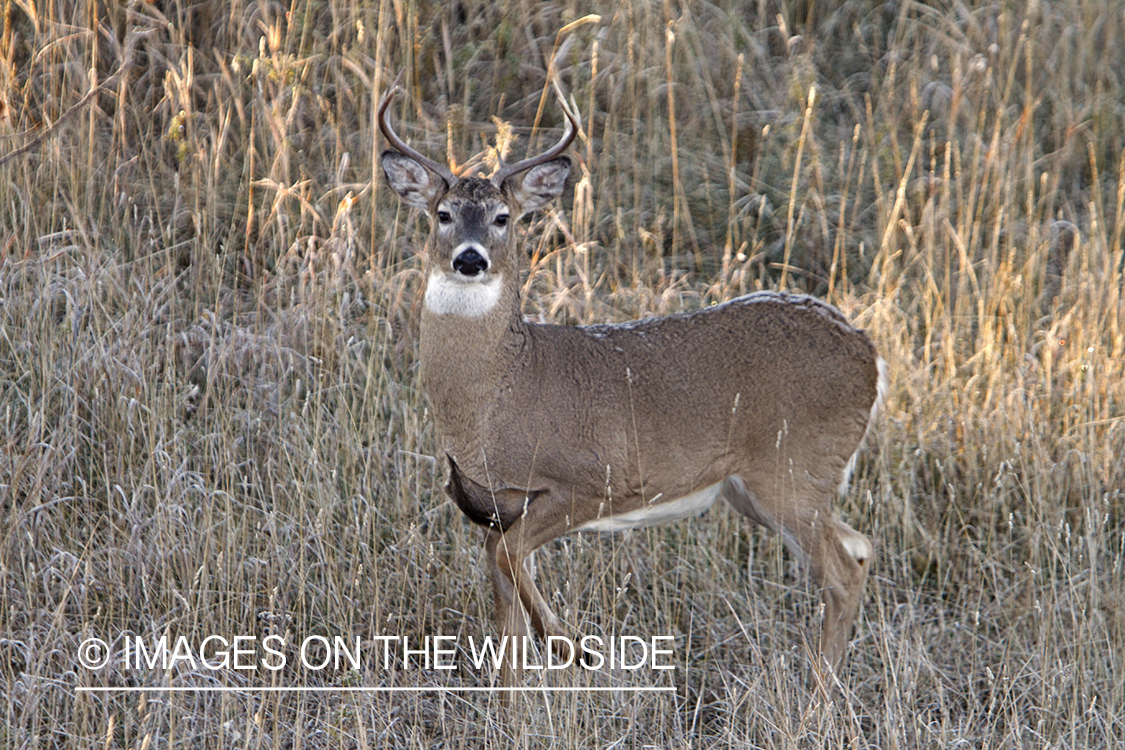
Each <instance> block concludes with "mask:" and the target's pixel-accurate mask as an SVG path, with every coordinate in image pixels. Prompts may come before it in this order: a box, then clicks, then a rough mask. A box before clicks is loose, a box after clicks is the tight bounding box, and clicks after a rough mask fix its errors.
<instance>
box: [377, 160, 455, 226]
mask: <svg viewBox="0 0 1125 750" xmlns="http://www.w3.org/2000/svg"><path fill="white" fill-rule="evenodd" d="M380 161H381V162H382V163H383V173H384V174H385V175H387V182H388V183H389V184H390V186H391V190H394V191H395V192H396V193H398V197H399V198H402V200H403V201H405V202H406V204H407V205H410V206H414V208H420V209H422V210H423V211H428V210H430V206H431V205H433V202H434V199H435V198H437V197H438V196H440V195H442V194H443V193H445V191H446V190H449V185H447V184H446V182H445V180H444V179H443V178H442V177H440V176H439V175H436V174H434V173H433V172H431V171H430V170H428V169H426V168H425V167H424V166H422V165H421V164H419V163H418V162H416V161H414V160H413V159H411V158H410V157H409V156H403V155H402V154H400V153H399V152H397V151H389V150H388V151H384V152H383V156H382V157H381V158H380Z"/></svg>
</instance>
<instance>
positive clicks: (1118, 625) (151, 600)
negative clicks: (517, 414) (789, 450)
mask: <svg viewBox="0 0 1125 750" xmlns="http://www.w3.org/2000/svg"><path fill="white" fill-rule="evenodd" d="M439 5H440V6H441V7H432V6H431V5H430V4H428V3H419V2H416V1H415V0H370V1H369V2H367V3H359V2H357V0H324V1H323V2H308V3H301V2H297V1H296V0H294V1H293V2H292V3H291V5H286V4H285V3H283V2H253V1H250V0H233V1H232V2H229V3H218V2H208V1H206V0H205V1H204V2H197V3H188V2H179V1H177V0H152V1H150V2H135V3H101V2H80V1H76V2H65V1H64V0H44V1H41V2H32V1H31V0H15V2H10V1H9V2H6V3H5V4H4V6H3V7H4V15H3V38H2V40H0V57H2V59H3V64H2V65H0V159H2V160H3V161H2V163H0V693H2V694H3V696H4V700H3V701H2V702H0V712H2V713H3V714H4V722H3V724H2V725H0V747H10V748H30V747H60V748H111V747H125V748H146V749H147V748H152V749H154V750H155V749H156V748H162V747H200V748H203V747H207V748H210V747H215V748H231V747H238V748H293V747H301V748H305V747H332V748H337V747H339V748H353V747H355V748H367V747H371V748H383V747H387V748H482V747H483V748H508V747H522V748H532V747H536V748H537V747H559V748H564V747H591V748H789V747H801V748H804V747H839V746H846V747H855V748H863V747H878V748H946V747H962V746H964V747H974V748H998V749H999V748H1005V749H1006V748H1048V747H1050V748H1070V749H1077V748H1110V747H1120V746H1122V745H1123V744H1125V569H1123V568H1125V460H1123V456H1125V297H1123V291H1125V290H1123V276H1122V274H1123V254H1122V246H1123V245H1122V233H1123V230H1125V213H1123V207H1125V151H1123V150H1122V144H1123V143H1125V9H1123V7H1122V6H1121V5H1120V4H1119V3H1116V2H1109V1H1108V0H1105V1H1102V2H1096V1H1094V0H1054V1H1052V2H1047V1H1046V0H1041V1H1040V2H1034V3H1028V4H1026V7H1025V4H1024V3H1018V2H1000V3H992V2H977V1H976V0H970V1H968V2H937V3H933V4H925V5H924V4H919V3H915V2H909V1H907V2H900V3H880V2H875V1H874V0H846V1H845V2H826V1H822V0H804V1H803V2H780V3H779V2H774V1H772V0H759V1H756V2H750V1H749V0H747V1H746V2H730V1H728V0H719V1H718V2H715V3H710V4H703V3H683V2H672V1H671V0H665V1H663V2H656V1H655V0H623V2H621V3H620V4H619V5H617V6H616V8H612V7H610V5H608V4H602V3H592V2H584V1H579V0H551V1H550V2H544V3H535V2H527V1H524V2H514V1H513V0H499V1H492V0H463V1H462V2H459V3H453V4H439ZM593 13H601V14H602V15H600V16H592V15H589V14H593ZM401 68H405V69H406V84H405V86H404V88H405V89H406V94H405V95H403V96H400V98H399V99H398V100H396V103H395V105H394V107H395V114H394V117H395V122H396V123H398V130H399V132H400V134H401V135H403V136H404V137H406V138H407V139H408V140H409V141H410V142H411V143H412V144H413V145H414V146H415V147H416V148H418V149H419V150H421V151H423V152H424V153H427V154H430V155H432V156H433V157H434V158H437V159H441V158H443V155H445V154H449V155H450V157H451V158H453V159H454V160H455V161H456V162H457V163H463V162H465V161H466V160H468V159H469V158H470V157H471V156H473V155H474V154H476V153H477V152H479V151H481V150H482V149H484V148H485V147H486V146H487V145H489V144H491V143H492V142H493V140H494V138H495V137H496V134H497V130H498V125H503V127H501V128H500V131H501V132H502V133H504V134H506V136H507V135H510V136H511V137H512V141H511V142H510V152H509V153H510V155H511V156H512V157H513V158H515V157H522V155H523V154H525V153H526V152H528V151H529V150H535V149H537V148H542V147H544V146H545V145H546V144H548V143H550V142H553V140H554V139H555V138H557V135H558V132H559V130H558V128H559V127H560V123H561V120H562V118H561V113H560V111H559V108H558V106H557V104H556V102H555V99H554V95H553V93H552V92H551V91H550V89H549V88H548V86H547V80H548V77H549V76H551V75H557V77H558V80H559V82H560V84H561V85H562V87H563V89H564V90H565V91H566V92H567V94H568V95H570V96H571V97H572V100H573V103H574V105H575V106H576V108H577V110H578V112H579V113H580V114H581V117H582V120H583V129H582V132H581V134H580V136H579V139H578V141H577V142H576V144H575V145H574V146H573V147H572V148H571V151H570V153H571V155H572V157H573V158H574V159H575V169H574V175H573V177H572V184H571V186H569V187H568V188H567V191H566V193H565V195H564V198H563V201H562V205H561V206H560V207H559V209H558V210H556V211H553V212H550V213H546V214H542V215H538V216H535V217H532V218H531V219H530V220H529V221H525V222H524V224H525V226H524V230H525V231H526V233H527V243H526V245H527V250H528V256H527V257H528V269H529V272H528V276H527V281H526V294H525V308H524V309H525V312H526V314H527V315H528V316H530V317H532V318H535V319H545V320H551V321H556V322H563V323H593V322H607V321H621V320H628V319H631V318H634V317H639V316H644V315H653V314H663V313H668V312H673V311H677V310H683V309H690V308H695V307H699V306H702V305H707V304H710V303H711V302H714V301H717V300H722V299H727V298H729V297H732V296H735V295H737V294H740V293H743V292H747V291H752V290H757V289H775V288H787V289H793V290H798V291H804V292H808V293H812V294H815V295H817V296H820V297H824V298H826V299H828V300H829V301H831V302H832V303H833V304H835V305H837V306H839V307H840V308H841V309H842V310H843V311H844V312H845V313H847V314H848V315H849V316H850V317H851V318H852V319H853V320H854V321H856V323H857V325H859V326H861V327H863V328H865V329H866V330H867V331H868V332H869V333H870V335H871V336H872V338H873V339H874V340H875V341H876V342H877V344H878V346H879V348H880V350H881V352H882V354H883V356H884V357H885V358H886V359H887V362H888V364H889V372H890V378H891V389H890V393H889V399H888V403H887V408H886V410H885V411H884V415H883V417H881V419H880V420H879V424H878V429H877V430H876V432H875V434H874V435H873V439H871V440H869V443H868V446H867V449H866V450H865V451H864V452H863V454H862V455H861V462H860V467H859V471H858V472H857V476H856V479H855V481H854V483H853V487H852V490H851V491H850V493H849V494H848V495H847V497H846V498H844V499H843V500H842V501H841V505H840V510H841V512H842V513H843V514H844V515H845V516H846V517H847V518H848V519H849V521H850V523H851V524H852V525H853V526H855V527H856V528H857V529H860V530H862V531H864V532H865V533H867V534H868V535H869V536H871V538H872V539H873V541H874V542H875V544H876V546H877V550H878V552H877V560H876V563H875V567H874V572H873V574H872V577H871V580H870V583H869V587H868V593H867V597H866V600H865V602H864V606H863V612H862V615H861V617H860V621H859V624H858V627H857V630H856V633H855V636H854V640H853V642H852V644H851V648H850V657H849V661H848V664H847V666H846V668H845V670H844V672H843V673H842V675H841V683H842V684H841V689H840V694H839V696H838V697H837V698H836V700H834V701H832V702H825V701H823V700H821V699H820V698H819V697H818V696H817V695H816V694H815V693H814V692H812V691H810V690H809V689H808V688H807V684H808V678H809V675H808V669H809V668H808V663H807V661H806V658H805V654H806V648H807V643H808V642H809V641H810V638H809V634H810V633H813V632H815V630H814V628H815V618H816V616H817V599H816V596H815V592H810V591H809V589H808V585H807V582H806V580H805V578H804V577H803V575H802V573H801V571H800V570H799V569H798V568H796V567H795V566H794V564H793V561H792V560H791V558H790V557H789V556H788V553H787V552H785V550H784V548H783V547H782V545H781V544H780V543H779V542H778V540H776V539H773V538H769V537H767V536H764V535H762V534H761V533H760V532H759V531H758V530H757V529H754V528H751V527H750V526H749V525H748V524H747V523H745V522H744V521H743V520H741V519H740V518H739V517H738V516H737V514H735V513H733V512H732V511H730V510H728V509H726V508H719V507H716V509H714V510H712V511H711V512H710V513H708V514H707V515H706V516H704V517H701V518H698V519H693V520H691V521H689V522H685V523H680V524H677V525H673V526H668V527H659V528H655V529H646V530H643V531H635V532H631V533H627V534H622V535H582V536H574V537H569V538H566V539H564V540H561V541H558V542H555V543H552V544H550V545H548V547H547V548H546V549H545V550H544V552H543V553H542V554H540V555H539V556H538V557H537V561H538V565H539V571H538V580H539V582H540V586H541V588H542V590H543V591H544V593H545V594H546V595H547V596H548V598H549V600H550V601H551V602H552V604H553V606H554V607H555V609H556V611H557V612H558V614H559V615H560V616H561V617H562V618H563V619H564V621H565V622H566V623H567V625H568V626H569V627H571V628H573V630H574V632H575V633H577V634H594V635H599V636H602V637H608V636H624V635H638V636H643V637H649V636H672V638H673V640H672V641H670V643H672V644H673V645H672V648H673V651H674V656H673V657H671V661H672V662H673V663H674V664H675V667H676V668H675V669H674V670H661V671H657V670H651V669H639V670H635V671H628V670H616V671H612V672H610V671H587V670H584V669H581V668H577V667H573V668H571V669H569V670H562V671H558V672H553V673H551V674H549V675H548V676H547V677H546V682H547V683H548V684H551V685H555V686H578V687H601V688H607V687H610V688H612V687H617V688H625V687H628V688H641V687H670V688H673V690H672V691H670V692H626V691H623V690H615V691H608V692H604V691H603V692H593V691H579V692H554V693H527V694H523V695H521V696H520V698H519V700H518V701H517V706H516V708H515V710H514V711H513V712H511V713H510V714H508V715H507V716H506V715H505V712H504V711H503V710H501V707H500V705H499V696H498V695H497V694H496V693H490V692H487V691H482V692H459V693H452V692H435V691H431V692H406V691H399V692H382V693H371V692H360V691H349V690H348V689H349V688H369V687H377V686H378V687H395V688H420V687H435V688H448V687H486V686H488V685H490V684H491V681H492V679H493V674H492V671H491V670H483V671H481V670H476V669H473V668H471V666H470V665H469V664H468V654H467V653H466V651H464V650H462V651H460V652H458V653H457V654H456V655H455V658H454V661H455V662H456V664H455V667H456V668H455V669H453V670H437V669H425V668H424V665H422V664H420V663H419V661H420V659H421V657H413V661H412V662H411V663H409V664H407V665H405V666H404V665H403V664H402V663H401V659H400V660H399V663H398V665H397V666H395V665H393V664H392V665H391V666H390V668H384V667H385V665H384V664H382V663H381V656H380V658H379V659H376V658H374V656H373V655H372V654H375V653H379V654H381V648H380V647H377V645H378V644H380V643H386V642H387V641H385V640H380V638H381V637H384V636H387V637H394V638H407V639H409V643H410V645H411V648H415V647H417V644H418V643H419V642H421V641H422V639H424V638H425V637H426V636H435V635H444V636H448V637H451V638H452V639H454V641H455V643H456V644H458V645H459V646H461V647H462V649H464V648H465V647H466V646H467V644H468V639H469V638H470V637H472V638H474V639H477V640H479V639H480V638H481V637H482V636H484V635H488V634H495V633H496V630H495V628H494V626H493V624H492V622H491V610H492V593H491V587H490V584H489V583H488V582H487V580H486V579H485V575H484V573H483V571H481V569H480V566H479V556H480V551H479V547H480V541H481V533H480V532H479V530H477V529H476V528H474V527H472V526H471V525H470V524H469V523H468V522H467V521H466V520H464V519H463V518H462V516H461V515H460V513H459V511H458V510H457V509H456V508H455V507H454V506H453V505H452V504H451V503H450V502H449V501H448V500H447V499H446V498H445V497H444V496H443V494H442V492H441V485H442V483H443V481H444V478H443V476H442V471H441V467H440V466H438V465H436V462H435V460H434V457H433V451H434V447H433V432H432V429H433V428H432V423H431V420H430V419H429V417H428V415H427V413H426V402H425V398H424V394H423V393H422V392H421V391H420V390H419V386H418V383H417V378H416V359H417V351H416V336H417V323H418V317H419V307H420V306H419V301H418V292H419V290H420V284H421V273H420V263H419V260H418V258H417V257H416V254H417V252H418V251H419V250H420V248H421V247H422V244H423V242H424V240H425V236H426V234H427V232H428V226H427V221H426V220H425V218H424V217H420V216H417V215H416V214H415V213H412V212H409V211H408V210H407V209H404V208H403V207H402V206H401V205H400V204H399V202H398V201H397V199H396V198H395V196H394V195H393V194H392V193H391V191H390V190H389V189H388V188H387V186H386V185H385V183H384V182H383V179H382V175H381V174H379V171H380V170H379V169H378V167H377V166H376V165H375V161H374V159H375V157H376V156H377V154H378V153H379V152H380V151H381V149H382V148H383V147H384V145H383V142H382V138H381V136H380V135H379V134H378V133H377V130H376V127H375V124H374V113H373V109H374V105H375V103H376V102H377V101H378V99H379V97H380V95H381V94H382V92H383V90H384V89H385V87H386V86H387V84H388V83H389V81H390V79H391V78H393V77H394V75H395V74H396V73H397V71H398V70H399V69H401ZM509 126H510V128H509ZM4 155H8V156H4ZM9 157H10V158H9ZM271 634H272V635H274V636H277V637H278V638H284V642H285V644H286V646H285V648H284V649H283V650H282V655H283V656H284V657H286V665H285V666H284V668H282V669H271V668H269V666H268V665H266V664H265V663H264V662H262V661H259V660H257V657H256V656H255V657H253V658H248V659H247V660H248V661H250V662H252V664H251V665H252V666H254V667H255V668H253V669H249V670H247V669H237V668H235V667H236V666H242V664H235V663H233V662H232V663H231V664H228V665H227V667H226V668H218V669H212V668H211V667H210V666H207V665H202V664H198V663H197V664H192V663H191V660H190V659H187V658H184V659H178V660H175V661H174V663H172V664H170V665H169V667H168V668H167V669H165V668H164V665H162V664H157V665H155V666H152V667H150V666H149V665H148V664H146V663H141V664H140V665H139V666H138V663H137V662H136V661H135V659H134V661H132V662H129V661H127V658H128V657H129V653H130V650H129V649H130V648H132V649H133V651H134V657H135V644H136V643H137V642H138V641H139V642H141V643H143V644H148V645H150V646H152V645H153V644H155V643H156V642H157V640H158V639H159V638H161V637H162V636H167V637H168V638H169V639H170V641H169V642H170V643H174V642H175V640H176V639H177V638H180V637H183V638H184V639H185V641H186V642H188V643H190V644H195V645H198V644H200V643H201V642H202V641H203V640H204V639H205V638H207V637H208V636H218V637H222V638H225V639H228V641H232V640H233V639H234V638H235V637H236V636H246V637H254V638H256V639H258V640H257V641H255V642H254V643H257V644H259V645H260V644H262V643H264V642H265V639H266V637H267V636H270V635H271ZM336 635H339V636H344V637H345V638H347V639H348V640H349V643H350V642H351V639H353V638H359V639H360V640H361V643H362V644H363V646H364V653H365V654H367V656H366V657H365V658H364V660H363V663H362V666H361V668H359V669H335V668H325V669H314V668H312V667H301V666H300V664H299V659H298V657H299V652H298V647H299V644H301V643H303V642H306V640H307V639H309V638H313V637H328V638H331V637H333V636H336ZM93 637H96V638H100V639H102V640H104V641H105V642H106V646H107V653H108V655H109V656H110V661H109V665H108V666H105V667H103V668H101V669H93V668H90V667H89V666H84V665H83V663H82V662H81V661H80V657H82V656H83V655H86V656H90V655H91V654H93V655H96V654H94V652H85V651H81V650H80V645H81V644H82V643H83V642H84V641H86V640H87V639H89V638H93ZM212 643H216V644H217V642H214V641H213V642H212ZM273 643H275V644H276V643H278V641H273ZM256 653H257V652H256ZM216 659H217V657H216ZM277 663H278V657H274V658H273V660H272V661H270V664H273V665H277ZM314 666H315V665H314ZM431 666H432V665H431ZM529 684H538V683H536V682H535V681H534V680H531V681H529ZM91 687H97V688H112V690H110V691H109V692H88V691H82V690H80V689H81V688H91ZM138 687H176V688H189V687H196V688H204V687H206V688H218V687H223V688H225V690H223V691H218V690H211V691H200V692H146V693H142V692H127V691H126V690H125V689H127V688H138ZM261 687H306V688H314V687H316V688H328V690H325V691H321V692H313V691H303V692H269V693H266V692H255V691H253V690H252V688H261Z"/></svg>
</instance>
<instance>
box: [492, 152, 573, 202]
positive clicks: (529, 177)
mask: <svg viewBox="0 0 1125 750" xmlns="http://www.w3.org/2000/svg"><path fill="white" fill-rule="evenodd" d="M569 175H570V158H569V157H566V156H560V157H559V158H557V159H552V160H551V161H549V162H546V163H544V164H540V165H539V166H537V167H532V168H531V169H529V170H527V171H526V172H519V173H517V174H514V175H512V176H511V177H509V178H508V179H506V180H504V184H503V185H501V186H500V192H502V193H503V194H504V195H506V196H508V198H509V199H510V200H511V202H512V203H513V204H514V205H515V206H516V207H518V208H517V211H516V212H515V213H518V214H520V215H522V214H526V213H529V212H531V211H538V210H539V209H540V208H543V206H546V205H547V204H548V203H550V202H551V201H553V200H554V199H555V198H558V197H559V196H560V195H562V191H563V188H564V187H566V178H567V177H568V176H569Z"/></svg>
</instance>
